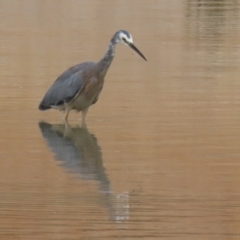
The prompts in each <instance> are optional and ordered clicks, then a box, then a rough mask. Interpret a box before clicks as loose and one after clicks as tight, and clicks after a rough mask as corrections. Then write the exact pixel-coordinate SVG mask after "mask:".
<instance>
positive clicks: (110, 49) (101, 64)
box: [98, 41, 115, 76]
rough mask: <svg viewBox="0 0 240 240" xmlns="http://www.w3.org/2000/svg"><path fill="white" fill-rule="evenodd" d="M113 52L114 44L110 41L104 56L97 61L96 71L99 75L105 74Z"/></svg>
mask: <svg viewBox="0 0 240 240" xmlns="http://www.w3.org/2000/svg"><path fill="white" fill-rule="evenodd" d="M114 53H115V44H114V43H113V42H112V41H111V42H110V43H109V46H108V50H107V52H106V53H105V55H104V57H103V58H102V59H101V60H100V61H99V62H98V71H99V73H100V75H102V76H105V75H106V73H107V70H108V68H109V67H110V65H111V63H112V60H113V58H114Z"/></svg>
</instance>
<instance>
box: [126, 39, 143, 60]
mask: <svg viewBox="0 0 240 240" xmlns="http://www.w3.org/2000/svg"><path fill="white" fill-rule="evenodd" d="M127 44H128V46H129V47H131V48H132V49H133V50H134V51H135V52H137V53H138V54H139V55H140V56H141V57H142V58H143V59H144V60H145V61H147V59H146V58H145V57H144V55H143V54H142V53H141V52H140V51H139V50H138V49H137V47H136V46H135V45H134V44H133V43H127Z"/></svg>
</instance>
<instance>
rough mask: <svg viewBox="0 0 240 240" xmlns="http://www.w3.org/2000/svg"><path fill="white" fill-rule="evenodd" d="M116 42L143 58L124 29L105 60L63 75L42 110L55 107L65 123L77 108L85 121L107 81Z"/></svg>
mask: <svg viewBox="0 0 240 240" xmlns="http://www.w3.org/2000/svg"><path fill="white" fill-rule="evenodd" d="M117 43H123V44H126V45H128V46H130V47H131V48H132V49H133V50H134V51H136V52H137V53H138V54H139V55H140V56H141V57H142V58H144V59H145V60H146V58H145V57H144V55H143V54H142V53H141V52H140V51H139V50H138V49H137V48H136V47H135V46H134V45H133V41H132V36H131V35H130V34H129V33H128V32H127V31H125V30H120V31H118V32H116V33H115V34H114V35H113V37H112V39H111V41H110V43H109V46H108V50H107V52H106V53H105V55H104V57H103V58H102V59H101V60H100V61H99V62H97V63H94V62H84V63H80V64H78V65H76V66H73V67H71V68H69V69H68V70H66V71H65V72H63V73H62V74H61V75H60V76H59V77H58V78H57V79H56V80H55V82H54V83H53V85H52V86H51V87H50V88H49V90H48V91H47V93H46V94H45V96H44V98H43V99H42V101H41V103H40V105H39V109H40V110H47V109H50V108H56V109H58V110H61V111H65V120H67V118H68V114H69V112H70V111H71V110H72V109H74V110H76V111H82V113H83V120H84V119H85V117H86V114H87V111H88V108H89V107H90V106H91V105H92V104H94V103H96V102H97V100H98V97H99V95H100V93H101V91H102V88H103V85H104V78H105V75H106V73H107V70H108V68H109V67H110V65H111V63H112V60H113V58H114V54H115V46H116V44H117Z"/></svg>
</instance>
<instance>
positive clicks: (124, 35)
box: [119, 32, 133, 43]
mask: <svg viewBox="0 0 240 240" xmlns="http://www.w3.org/2000/svg"><path fill="white" fill-rule="evenodd" d="M129 35H130V37H128V36H127V35H126V34H125V33H123V32H121V33H120V34H119V37H120V39H121V42H122V43H125V42H124V41H123V40H122V39H123V38H125V39H126V40H127V41H128V42H129V43H133V39H132V36H131V34H129Z"/></svg>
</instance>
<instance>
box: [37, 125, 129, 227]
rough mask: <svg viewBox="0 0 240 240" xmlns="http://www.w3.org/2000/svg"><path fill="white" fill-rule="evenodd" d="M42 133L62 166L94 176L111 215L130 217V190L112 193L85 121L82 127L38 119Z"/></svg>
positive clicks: (119, 218)
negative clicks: (53, 123) (50, 122)
mask: <svg viewBox="0 0 240 240" xmlns="http://www.w3.org/2000/svg"><path fill="white" fill-rule="evenodd" d="M39 127H40V129H41V132H42V135H43V137H44V138H45V140H46V142H47V144H48V146H49V147H50V149H51V150H52V151H53V153H54V154H55V159H56V160H57V161H60V163H61V166H63V167H64V168H66V169H67V170H68V171H70V172H72V173H75V174H76V175H77V176H78V177H80V178H81V179H84V180H95V181H97V182H98V183H99V191H100V192H101V194H102V195H103V196H104V199H105V200H104V205H105V206H106V207H107V208H108V210H109V212H110V216H111V219H113V220H115V221H116V222H119V223H120V222H125V221H126V220H127V219H128V218H129V194H128V192H126V193H122V194H115V193H114V192H113V191H112V190H111V186H110V185H111V184H110V181H109V179H108V176H107V174H106V171H105V168H104V166H103V159H102V153H101V147H100V146H99V145H98V141H97V138H96V137H95V136H94V135H93V134H91V133H90V132H89V131H88V129H87V126H86V124H85V123H83V125H82V126H81V127H79V126H74V127H73V126H70V125H68V124H67V123H65V124H55V125H52V124H49V123H46V122H39Z"/></svg>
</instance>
